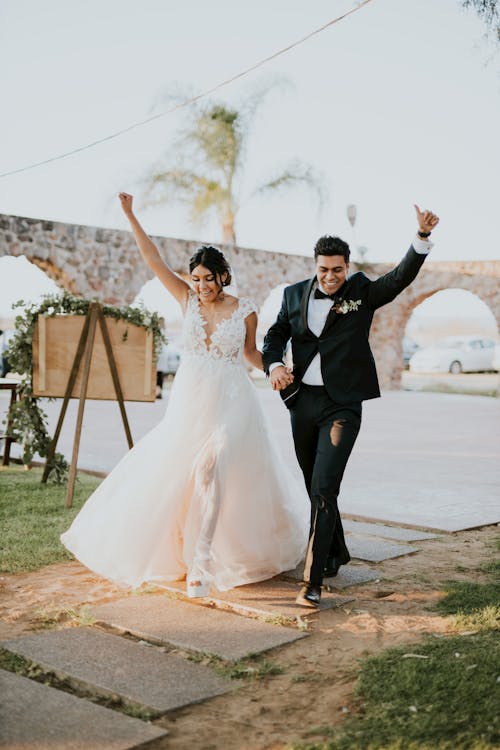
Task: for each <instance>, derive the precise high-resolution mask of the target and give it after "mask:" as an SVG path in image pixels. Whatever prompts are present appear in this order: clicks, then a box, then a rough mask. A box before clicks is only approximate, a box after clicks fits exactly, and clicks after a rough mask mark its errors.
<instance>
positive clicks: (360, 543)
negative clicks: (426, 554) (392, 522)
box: [346, 534, 418, 562]
mask: <svg viewBox="0 0 500 750" xmlns="http://www.w3.org/2000/svg"><path fill="white" fill-rule="evenodd" d="M346 543H347V547H348V549H349V552H350V553H351V557H354V558H356V559H357V560H368V561H369V562H382V561H383V560H390V559H392V558H393V557H402V556H403V555H411V554H412V553H413V552H418V547H413V546H410V545H409V544H396V543H395V542H387V541H385V539H379V538H378V537H374V536H358V535H357V534H346Z"/></svg>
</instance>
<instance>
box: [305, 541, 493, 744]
mask: <svg viewBox="0 0 500 750" xmlns="http://www.w3.org/2000/svg"><path fill="white" fill-rule="evenodd" d="M499 546H500V545H499V543H498V542H497V544H496V549H497V550H498V549H499ZM470 572H471V573H475V572H480V573H482V574H485V575H486V577H487V580H486V581H485V582H480V583H478V582H471V581H449V582H447V584H446V596H445V597H444V598H443V599H441V600H440V601H439V602H438V603H437V604H436V605H434V609H436V610H437V611H439V612H441V613H443V614H447V615H451V618H452V624H453V625H454V627H455V628H456V629H457V630H464V631H466V633H464V634H463V635H455V636H453V637H441V638H433V639H432V638H429V639H427V640H425V641H423V642H422V643H420V644H416V645H415V644H413V645H412V646H411V647H405V646H403V647H399V648H395V649H390V650H388V651H384V652H383V653H382V654H380V655H378V656H376V657H370V658H368V659H365V660H364V661H363V662H362V664H361V670H360V673H359V677H358V682H357V688H356V698H357V705H356V707H355V710H356V713H355V714H354V715H352V716H350V717H349V718H348V719H347V721H346V722H345V723H344V724H343V725H342V727H340V728H339V729H336V728H333V727H331V726H328V725H326V726H321V727H312V728H310V729H309V731H308V732H307V733H306V735H305V736H316V737H318V736H320V737H321V738H322V739H321V741H320V742H319V743H318V742H317V741H313V742H312V744H310V743H309V744H308V743H306V744H299V745H294V748H295V750H494V748H498V747H499V746H500V718H499V712H498V705H499V692H500V638H499V632H498V631H499V630H500V576H499V573H500V560H498V559H494V560H492V561H490V562H488V563H485V564H483V565H481V566H480V567H479V568H478V569H477V570H476V571H474V570H471V571H470ZM471 631H473V632H472V633H471Z"/></svg>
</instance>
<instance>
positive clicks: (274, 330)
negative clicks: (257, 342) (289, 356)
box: [262, 289, 291, 375]
mask: <svg viewBox="0 0 500 750" xmlns="http://www.w3.org/2000/svg"><path fill="white" fill-rule="evenodd" d="M290 335H291V328H290V321H289V319H288V305H287V300H286V289H285V291H284V292H283V301H282V303H281V309H280V311H279V313H278V317H277V318H276V322H275V323H273V325H272V326H271V328H270V329H269V330H268V332H267V333H266V336H265V338H264V346H263V347H262V364H263V366H264V372H265V373H266V375H269V367H270V366H271V365H272V364H273V363H274V362H280V363H282V362H283V358H284V356H285V352H286V347H287V344H288V342H289V340H290Z"/></svg>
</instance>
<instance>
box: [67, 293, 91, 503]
mask: <svg viewBox="0 0 500 750" xmlns="http://www.w3.org/2000/svg"><path fill="white" fill-rule="evenodd" d="M97 317H98V304H97V303H93V304H91V305H90V308H89V330H88V337H87V348H86V350H85V360H84V363H83V372H82V386H81V390H80V401H79V404H78V415H77V418H76V428H75V440H74V443H73V455H72V457H71V466H70V469H69V477H68V490H67V493H66V507H67V508H71V506H72V504H73V493H74V489H75V479H76V469H77V462H78V451H79V449H80V436H81V433H82V422H83V410H84V408H85V399H86V397H87V386H88V382H89V373H90V365H91V362H92V351H93V349H94V337H95V328H96V323H97Z"/></svg>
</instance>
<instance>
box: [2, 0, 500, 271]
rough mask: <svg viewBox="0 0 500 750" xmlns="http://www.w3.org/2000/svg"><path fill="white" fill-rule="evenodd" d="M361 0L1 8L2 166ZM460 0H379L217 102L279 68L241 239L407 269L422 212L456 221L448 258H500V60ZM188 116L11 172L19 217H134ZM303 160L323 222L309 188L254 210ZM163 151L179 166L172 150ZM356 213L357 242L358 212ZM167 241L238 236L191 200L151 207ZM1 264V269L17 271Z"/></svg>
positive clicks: (15, 1) (263, 117)
mask: <svg viewBox="0 0 500 750" xmlns="http://www.w3.org/2000/svg"><path fill="white" fill-rule="evenodd" d="M354 6H355V4H354V3H353V2H351V0H316V2H314V3H307V4H305V3H304V2H303V1H302V0H266V2H264V1H263V0H253V2H252V3H234V2H231V1H230V0H212V2H211V3H206V2H204V1H203V0H184V1H183V2H182V3H179V2H174V1H173V0H143V2H141V3H137V2H135V1H134V0H120V2H118V1H117V0H106V2H101V1H100V0H99V1H98V0H87V2H85V3H80V2H76V0H69V1H68V0H44V2H43V3H39V2H37V0H0V69H1V70H2V102H3V105H4V106H3V113H2V117H1V118H0V172H2V173H3V172H5V171H8V170H11V169H16V168H18V167H22V166H25V165H27V164H30V163H32V162H36V161H39V160H41V159H45V158H49V157H52V156H54V155H57V154H59V153H62V152H64V151H67V150H70V149H73V148H77V147H80V146H83V145H85V144H87V143H89V142H91V141H93V140H95V139H98V138H101V137H104V136H107V135H109V134H111V133H113V132H115V131H117V130H119V129H121V128H123V127H126V126H127V125H130V124H132V123H134V122H137V121H139V120H142V119H143V118H145V117H148V116H149V115H150V114H151V112H152V107H153V105H154V104H155V102H156V103H158V102H159V101H161V98H162V96H164V95H165V93H166V92H172V91H173V90H182V91H185V92H186V93H188V94H189V93H199V92H202V91H204V90H206V89H208V88H210V87H212V86H214V85H215V84H217V83H218V82H220V81H222V80H225V79H227V78H228V77H230V76H232V75H234V74H236V73H239V72H240V71H242V70H244V69H245V68H247V67H249V66H250V65H253V64H254V63H255V62H257V61H258V60H260V59H262V58H265V57H266V56H268V55H269V54H272V53H273V52H275V51H277V50H278V49H280V48H282V47H284V46H286V45H288V44H289V43H291V42H293V41H295V40H297V39H299V38H301V37H303V36H305V35H306V34H307V33H309V32H310V31H312V30H313V29H315V28H318V27H319V26H321V25H323V24H324V23H326V22H327V21H329V20H331V19H333V18H335V17H336V16H338V15H341V14H342V13H343V12H345V11H346V10H349V9H351V8H352V7H354ZM484 32H485V29H484V27H483V25H482V23H481V22H480V20H479V19H478V18H477V17H476V15H475V14H474V12H473V11H465V10H463V9H462V8H461V3H460V2H459V0H439V2H436V0H372V2H371V3H369V4H368V5H367V6H365V7H364V8H362V9H361V10H359V11H358V12H357V13H355V14H353V15H351V16H349V17H348V18H347V19H345V20H343V21H341V22H340V23H338V24H336V25H334V26H332V27H330V28H328V29H326V30H325V31H323V32H322V33H321V34H318V35H316V36H314V37H313V38H312V39H310V40H309V41H307V42H306V43H304V44H303V45H301V46H299V47H297V48H295V49H293V50H292V51H291V52H289V53H287V54H285V55H283V56H281V57H279V58H278V59H276V60H274V61H272V62H271V63H269V64H267V65H265V66H263V67H262V68H261V69H260V70H259V71H256V72H253V73H251V74H250V75H248V76H246V77H245V78H244V79H243V80H241V81H238V82H237V83H234V84H231V85H230V86H227V87H226V88H224V89H222V90H221V91H220V92H218V94H217V95H212V96H211V97H210V100H211V101H223V102H224V103H226V104H228V105H230V106H238V105H239V104H241V103H244V102H245V100H246V99H247V97H249V96H250V95H251V94H252V92H253V91H254V90H255V88H256V87H259V86H261V85H265V84H266V83H269V81H272V80H274V79H275V78H276V77H279V78H283V79H286V80H287V81H288V82H289V83H290V86H288V87H287V89H286V90H284V91H282V92H277V91H276V92H275V93H274V94H273V95H272V96H270V97H269V98H268V100H267V101H266V103H265V104H264V106H263V107H262V109H261V112H260V115H259V117H258V119H257V121H256V122H255V125H254V128H253V130H252V133H251V137H250V140H249V143H248V150H247V162H246V168H245V174H244V178H243V182H242V187H241V189H242V201H243V207H242V209H241V211H240V213H239V215H238V219H237V226H236V231H237V240H238V244H240V245H242V246H246V247H255V248H260V249H265V250H278V251H284V252H290V253H301V254H307V255H308V254H309V253H310V252H311V249H312V247H313V246H314V243H315V241H316V239H317V238H318V236H320V235H321V234H324V233H330V234H339V235H341V236H343V237H344V238H345V239H346V240H347V241H349V242H350V243H351V244H352V246H353V247H354V248H355V247H356V246H358V245H363V246H365V247H367V248H368V255H367V258H368V259H369V260H371V261H373V262H376V261H387V262H392V261H394V262H396V261H397V260H398V259H399V258H400V257H401V255H402V254H403V252H404V251H405V250H406V247H407V246H408V244H409V242H410V241H411V238H412V236H413V233H414V230H415V226H416V223H415V218H414V209H413V204H414V203H418V204H419V205H420V206H421V207H422V208H430V209H432V210H434V211H435V212H436V213H438V214H439V216H440V217H441V224H440V226H439V227H438V229H437V230H436V231H435V233H434V238H435V247H434V249H433V251H432V259H434V260H454V259H498V258H499V257H500V252H499V251H500V246H499V245H500V239H499V238H500V231H499V230H500V226H499V224H500V212H499V211H498V174H499V167H500V158H499V150H498V133H499V132H500V76H499V73H500V56H499V55H498V52H496V50H495V49H494V48H492V46H491V43H488V41H487V40H486V39H485V38H484ZM185 116H186V115H185V113H176V114H172V115H168V116H166V117H164V118H161V119H159V120H156V121H155V122H154V123H151V124H148V125H146V126H144V127H141V128H137V129H135V130H133V131H131V132H129V133H127V134H126V135H124V136H121V137H119V138H116V139H114V140H110V141H107V142H106V143H104V144H101V145H98V146H96V147H95V148H92V149H88V150H84V151H82V152H80V153H78V154H76V155H74V156H71V157H69V158H66V159H63V160H60V161H56V162H53V163H51V164H48V165H45V166H41V167H39V168H37V169H34V170H32V171H27V172H24V173H21V174H18V175H14V176H11V177H6V178H3V179H0V213H7V214H10V213H12V214H17V215H21V216H31V217H39V218H50V219H54V220H59V221H65V222H72V223H81V224H89V225H94V226H109V227H116V228H127V224H126V220H125V219H124V217H123V216H122V214H121V212H120V209H119V206H118V201H117V199H116V197H115V196H116V194H117V192H119V191H120V190H127V191H129V192H132V193H134V194H135V195H138V196H140V192H141V180H143V179H144V177H145V176H146V175H147V174H148V170H150V169H151V168H152V166H154V165H157V164H162V163H163V164H167V163H168V158H169V156H170V157H171V156H172V152H173V149H174V144H175V140H176V137H177V136H178V133H179V130H180V129H181V128H182V127H183V126H185V123H186V119H185ZM294 158H300V159H302V160H303V161H306V162H308V163H310V164H312V165H313V166H314V167H315V168H316V169H317V170H319V171H321V172H322V173H323V175H324V179H325V183H326V184H327V187H328V191H329V199H328V201H327V204H326V206H325V208H324V210H323V213H322V214H321V215H320V216H318V213H317V210H316V207H315V205H314V203H313V201H312V200H311V198H310V196H309V195H308V194H307V192H306V191H304V190H303V189H300V190H297V191H295V192H287V193H286V194H282V195H281V196H275V197H273V198H267V199H266V200H259V199H253V200H248V202H245V200H244V198H245V196H249V195H250V194H251V192H252V190H253V188H254V187H255V185H256V184H257V183H258V182H259V181H261V180H262V179H264V178H266V177H268V176H270V175H272V174H274V173H275V170H276V168H278V167H279V166H283V165H284V164H286V163H287V162H288V161H290V160H291V159H294ZM162 160H163V161H162ZM348 204H355V205H356V206H357V220H356V226H355V236H353V233H352V229H351V227H350V225H349V223H348V221H347V217H346V207H347V205H348ZM139 216H140V218H141V220H142V221H143V224H144V225H145V227H146V229H147V231H148V232H149V233H151V234H158V235H165V236H173V237H182V238H189V239H193V238H194V239H199V240H202V241H209V242H214V243H216V242H219V241H220V239H221V237H220V230H219V227H218V225H217V222H216V221H215V220H213V221H211V222H208V223H207V225H206V226H204V227H201V228H200V227H196V228H194V227H193V226H192V225H191V224H190V223H189V217H188V214H187V212H186V210H185V209H184V208H183V207H181V206H179V205H177V204H176V205H170V206H162V207H156V208H153V209H142V210H139ZM1 268H2V266H0V273H1Z"/></svg>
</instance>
